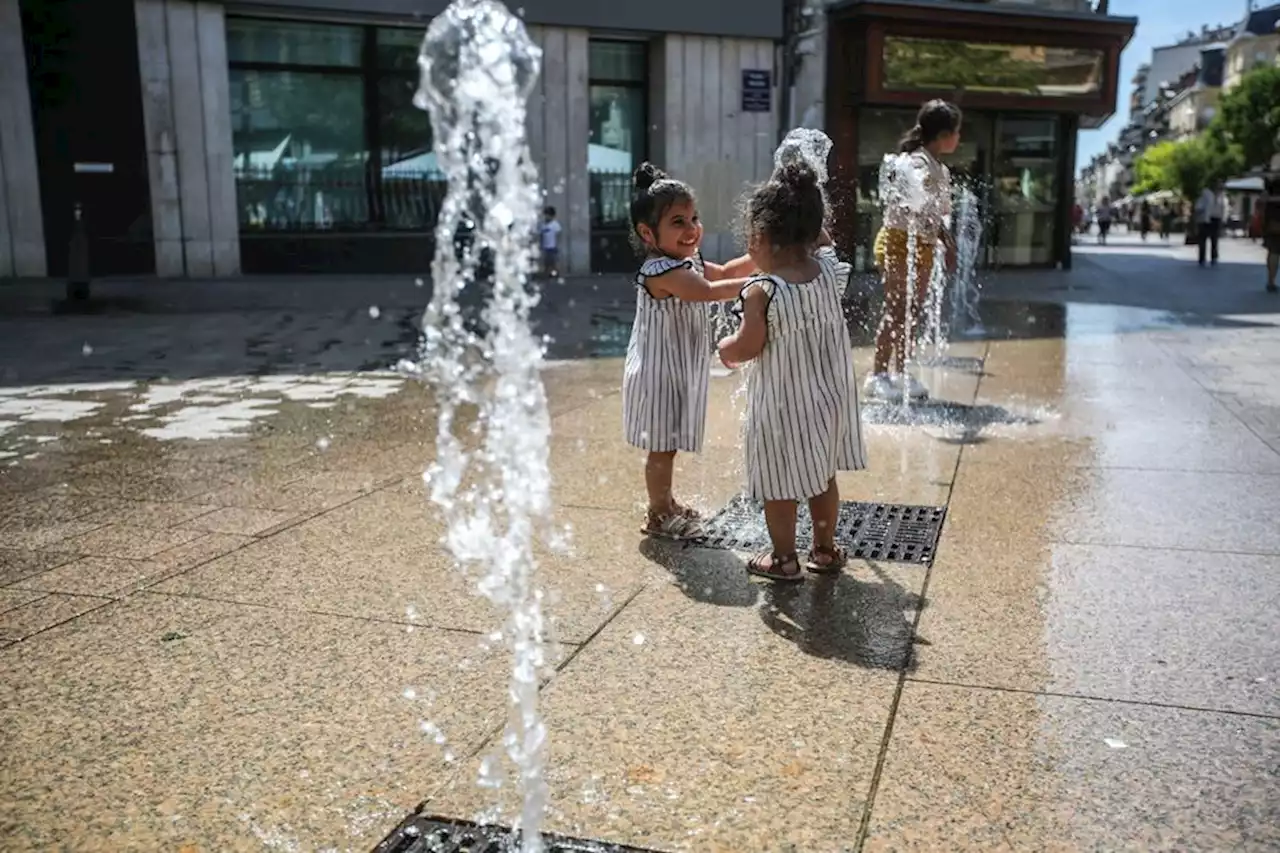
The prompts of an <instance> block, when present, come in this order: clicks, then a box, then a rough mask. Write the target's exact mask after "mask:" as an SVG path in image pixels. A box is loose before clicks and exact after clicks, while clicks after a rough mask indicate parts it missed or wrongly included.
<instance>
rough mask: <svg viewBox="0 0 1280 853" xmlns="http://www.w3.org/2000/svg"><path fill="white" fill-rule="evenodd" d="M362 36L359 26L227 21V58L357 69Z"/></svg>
mask: <svg viewBox="0 0 1280 853" xmlns="http://www.w3.org/2000/svg"><path fill="white" fill-rule="evenodd" d="M363 46H364V33H363V31H362V30H361V28H360V27H342V26H334V25H332V24H313V23H307V22H302V21H269V20H260V19H256V18H229V19H228V20H227V59H228V60H229V61H230V62H231V63H232V64H233V65H234V64H236V63H242V64H243V63H256V64H264V63H267V64H272V65H317V66H334V67H339V68H359V67H360V62H361V57H362V54H363V50H362V48H363Z"/></svg>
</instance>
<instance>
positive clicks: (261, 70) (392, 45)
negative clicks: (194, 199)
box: [227, 18, 444, 231]
mask: <svg viewBox="0 0 1280 853" xmlns="http://www.w3.org/2000/svg"><path fill="white" fill-rule="evenodd" d="M421 37H422V34H421V32H420V31H418V30H416V29H395V28H378V29H373V28H371V27H355V26H334V25H329V24H314V23H299V22H293V21H271V20H265V19H238V18H231V19H229V20H228V21H227V46H228V55H229V59H230V65H231V69H230V79H231V102H232V103H231V112H232V122H233V135H232V141H233V147H234V152H235V169H236V188H237V193H238V197H239V208H240V226H241V228H242V229H243V230H248V231H333V230H337V231H341V230H347V231H350V230H364V229H369V228H391V229H411V230H424V229H428V228H431V227H432V226H433V225H434V224H435V220H436V213H437V211H438V210H439V205H440V201H441V199H442V198H443V195H444V181H443V176H442V175H441V174H440V172H439V170H438V169H437V168H436V164H435V157H434V155H432V153H431V123H430V120H429V119H428V117H427V114H426V113H425V112H423V111H421V110H419V109H417V108H416V107H414V106H413V103H412V99H413V94H414V92H415V91H416V87H417V81H418V65H417V61H418V46H419V43H420V42H421ZM366 44H367V45H369V46H370V49H369V50H365V45H366Z"/></svg>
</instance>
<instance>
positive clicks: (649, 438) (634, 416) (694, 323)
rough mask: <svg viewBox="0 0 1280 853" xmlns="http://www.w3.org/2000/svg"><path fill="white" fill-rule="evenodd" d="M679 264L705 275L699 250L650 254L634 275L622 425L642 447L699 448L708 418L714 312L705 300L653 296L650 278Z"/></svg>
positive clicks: (630, 440) (659, 449) (657, 450)
mask: <svg viewBox="0 0 1280 853" xmlns="http://www.w3.org/2000/svg"><path fill="white" fill-rule="evenodd" d="M676 269H692V270H694V271H695V272H697V273H698V274H699V275H703V274H705V273H704V267H703V264H702V258H701V256H695V257H693V258H689V259H686V260H675V259H673V258H665V257H663V258H649V259H648V260H646V261H645V262H644V265H643V266H641V267H640V274H639V275H638V276H636V321H635V325H634V326H632V327H631V342H630V343H629V344H628V345H627V361H626V366H625V368H624V369H623V376H622V426H623V433H624V436H625V438H626V440H627V443H628V444H630V445H632V446H633V447H638V448H640V449H641V450H648V451H650V452H653V453H665V452H669V451H672V450H680V451H687V452H689V453H697V452H698V451H699V450H701V449H702V440H703V435H704V433H705V431H706V424H707V389H708V386H709V384H710V381H711V323H710V318H711V313H710V308H709V306H708V304H707V303H706V302H685V301H684V300H682V299H680V298H678V297H675V296H667V297H665V298H662V299H655V298H654V297H653V295H652V294H651V293H650V292H649V286H648V281H649V279H651V278H657V277H659V276H663V275H666V274H668V273H670V272H671V271H672V270H676Z"/></svg>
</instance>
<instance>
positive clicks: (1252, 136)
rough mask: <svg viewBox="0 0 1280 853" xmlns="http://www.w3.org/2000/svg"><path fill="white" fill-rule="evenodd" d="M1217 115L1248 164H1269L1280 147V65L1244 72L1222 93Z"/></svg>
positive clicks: (1224, 129) (1226, 133)
mask: <svg viewBox="0 0 1280 853" xmlns="http://www.w3.org/2000/svg"><path fill="white" fill-rule="evenodd" d="M1219 119H1220V121H1221V128H1222V131H1223V132H1224V133H1225V135H1226V136H1227V137H1228V138H1229V139H1230V140H1231V142H1233V143H1235V144H1236V145H1238V146H1239V147H1240V152H1241V154H1243V156H1244V160H1245V164H1246V165H1247V166H1250V167H1254V166H1267V165H1269V164H1270V163H1271V158H1272V156H1274V155H1275V154H1276V153H1277V151H1280V144H1278V143H1277V134H1280V68H1277V67H1276V66H1274V65H1266V66H1262V67H1259V68H1255V69H1254V70H1252V71H1250V72H1249V73H1248V74H1246V75H1244V78H1243V79H1242V80H1241V81H1240V83H1239V84H1238V85H1237V86H1235V87H1233V88H1232V89H1231V90H1230V91H1228V92H1225V93H1223V96H1222V103H1221V105H1220V107H1219Z"/></svg>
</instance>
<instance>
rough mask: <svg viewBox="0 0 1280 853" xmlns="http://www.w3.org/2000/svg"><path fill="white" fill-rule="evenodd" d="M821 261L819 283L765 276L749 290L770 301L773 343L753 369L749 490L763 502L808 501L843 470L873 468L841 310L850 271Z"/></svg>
mask: <svg viewBox="0 0 1280 853" xmlns="http://www.w3.org/2000/svg"><path fill="white" fill-rule="evenodd" d="M817 259H818V262H819V264H820V265H821V272H820V273H819V274H818V277H817V278H816V279H814V280H813V281H808V282H803V283H799V284H794V283H792V282H788V281H784V280H783V279H781V278H778V277H777V276H761V277H758V278H756V279H753V280H752V281H751V282H749V283H748V284H747V287H751V286H753V285H756V286H759V287H761V288H763V289H764V291H765V293H766V294H768V297H769V308H768V314H767V317H768V329H769V337H768V342H767V343H766V344H765V346H764V351H763V352H761V353H760V355H759V356H758V357H756V359H755V360H754V361H752V362H751V364H750V365H749V367H748V368H747V369H748V374H747V423H746V441H745V447H744V449H745V451H746V456H747V459H746V468H747V489H748V492H749V494H750V495H751V497H752V498H755V499H756V500H760V501H776V500H797V501H800V500H807V499H808V498H812V497H816V496H817V495H820V494H822V493H823V492H825V491H826V490H827V484H828V483H829V482H830V481H831V478H832V477H834V476H835V475H836V472H837V471H859V470H861V469H863V468H865V467H867V465H866V459H867V455H866V450H865V448H864V446H863V442H862V426H861V422H860V419H859V416H858V391H857V382H856V381H855V379H854V369H853V346H852V344H851V343H850V340H849V330H848V327H847V326H846V325H845V318H844V311H843V310H842V308H841V305H840V295H841V292H842V291H843V288H844V283H845V280H846V278H847V277H848V275H849V265H848V264H846V263H844V262H842V261H840V260H839V259H838V258H837V257H836V253H835V251H834V250H833V249H830V248H827V249H823V250H821V251H820V252H819V253H818V254H817ZM744 292H745V291H744Z"/></svg>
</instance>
